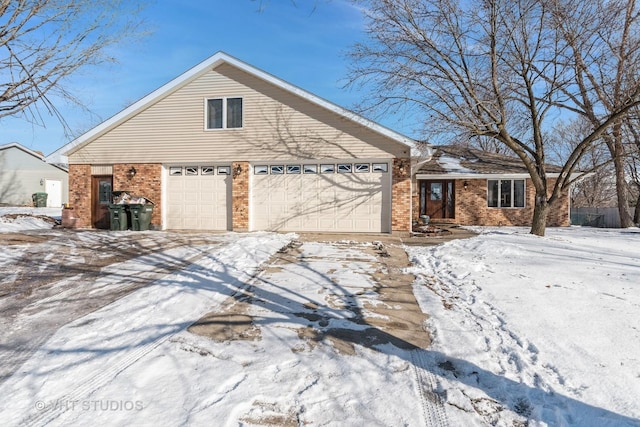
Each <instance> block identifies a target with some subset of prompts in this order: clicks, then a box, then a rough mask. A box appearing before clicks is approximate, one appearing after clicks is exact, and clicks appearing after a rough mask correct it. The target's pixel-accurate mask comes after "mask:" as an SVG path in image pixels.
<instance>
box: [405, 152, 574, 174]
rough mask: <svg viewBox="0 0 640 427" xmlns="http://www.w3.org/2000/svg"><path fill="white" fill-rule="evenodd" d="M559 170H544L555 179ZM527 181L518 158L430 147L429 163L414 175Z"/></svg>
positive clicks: (557, 167)
mask: <svg viewBox="0 0 640 427" xmlns="http://www.w3.org/2000/svg"><path fill="white" fill-rule="evenodd" d="M561 170H562V168H561V167H559V166H554V165H549V166H547V175H548V176H550V177H553V176H556V175H558V174H559V173H560V172H561ZM504 176H512V177H528V176H529V172H528V171H527V168H526V167H525V166H524V164H523V163H522V160H520V159H519V158H518V157H515V156H507V155H504V154H495V153H490V152H488V151H483V150H478V149H475V148H469V147H458V146H453V145H441V146H434V147H433V155H432V157H431V159H430V160H429V161H427V162H426V163H424V164H423V165H421V166H420V168H419V169H418V171H417V172H416V177H417V178H418V179H433V178H443V179H444V178H446V179H454V178H470V179H472V178H492V177H496V178H498V177H504Z"/></svg>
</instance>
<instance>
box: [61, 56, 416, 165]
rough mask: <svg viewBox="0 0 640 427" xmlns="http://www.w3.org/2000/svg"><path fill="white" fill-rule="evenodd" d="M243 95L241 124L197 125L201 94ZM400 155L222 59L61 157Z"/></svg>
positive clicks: (385, 142)
mask: <svg viewBox="0 0 640 427" xmlns="http://www.w3.org/2000/svg"><path fill="white" fill-rule="evenodd" d="M219 97H242V98H243V110H244V111H243V115H244V117H243V120H244V123H243V128H242V129H228V130H221V129H217V130H205V129H204V127H205V100H206V99H207V98H219ZM394 157H408V147H406V146H404V145H402V144H400V143H398V142H396V141H393V140H391V139H390V138H388V137H385V136H383V135H381V134H379V133H376V132H374V131H373V130H371V129H369V128H366V127H364V126H362V125H359V124H357V123H355V122H352V121H350V120H347V119H345V118H344V117H341V116H339V115H338V114H336V113H334V112H332V111H329V110H327V109H325V108H322V107H320V106H317V105H315V104H313V103H311V102H309V101H307V100H305V99H303V98H302V97H299V96H297V95H295V94H292V93H290V92H288V91H284V90H282V89H280V88H278V87H276V86H274V85H272V84H270V83H267V82H265V81H263V80H261V79H258V78H256V77H254V76H252V75H250V74H248V73H245V72H243V71H241V70H239V69H237V68H235V67H233V66H231V65H228V64H224V65H221V66H219V67H217V68H216V69H215V70H212V71H210V72H207V73H206V74H204V75H202V76H200V77H199V78H197V79H195V80H193V81H191V82H190V83H188V84H186V85H184V86H183V87H181V88H179V89H177V90H176V91H175V92H173V93H171V94H169V95H168V96H166V97H165V98H163V99H162V100H160V101H158V102H156V103H155V104H153V105H151V106H149V107H148V108H147V109H146V110H144V111H142V112H140V113H138V114H137V115H135V116H133V117H131V118H129V119H128V120H127V121H125V122H123V123H121V124H120V125H119V126H117V127H115V128H113V129H111V130H110V131H107V132H106V133H105V134H103V135H101V136H99V137H97V138H96V139H94V140H93V141H92V142H91V143H90V144H88V145H85V146H84V147H82V148H79V149H77V150H76V151H75V152H73V153H71V154H70V155H69V162H70V163H75V164H112V163H121V162H128V163H146V162H154V163H185V162H193V161H203V160H205V161H206V160H216V161H243V160H245V161H257V160H297V159H313V158H335V159H353V158H382V159H391V158H394Z"/></svg>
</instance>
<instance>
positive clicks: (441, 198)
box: [420, 180, 455, 219]
mask: <svg viewBox="0 0 640 427" xmlns="http://www.w3.org/2000/svg"><path fill="white" fill-rule="evenodd" d="M454 195H455V191H454V182H453V181H452V180H438V181H420V215H429V217H431V218H432V219H443V218H455V215H454V211H455V207H454V205H455V203H454V202H455V200H454Z"/></svg>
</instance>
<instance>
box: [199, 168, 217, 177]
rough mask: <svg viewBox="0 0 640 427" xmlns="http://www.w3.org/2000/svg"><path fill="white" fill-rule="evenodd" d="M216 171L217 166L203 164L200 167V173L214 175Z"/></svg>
mask: <svg viewBox="0 0 640 427" xmlns="http://www.w3.org/2000/svg"><path fill="white" fill-rule="evenodd" d="M214 172H215V168H214V167H213V166H203V167H202V168H201V169H200V173H201V174H202V175H213V173H214Z"/></svg>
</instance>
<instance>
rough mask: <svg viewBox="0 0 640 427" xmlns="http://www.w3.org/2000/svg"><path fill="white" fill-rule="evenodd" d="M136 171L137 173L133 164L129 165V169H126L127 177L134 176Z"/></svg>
mask: <svg viewBox="0 0 640 427" xmlns="http://www.w3.org/2000/svg"><path fill="white" fill-rule="evenodd" d="M136 173H138V171H137V170H136V168H134V167H133V166H131V167H130V168H129V170H128V171H127V176H128V177H129V179H131V178H133V177H134V176H136Z"/></svg>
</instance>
